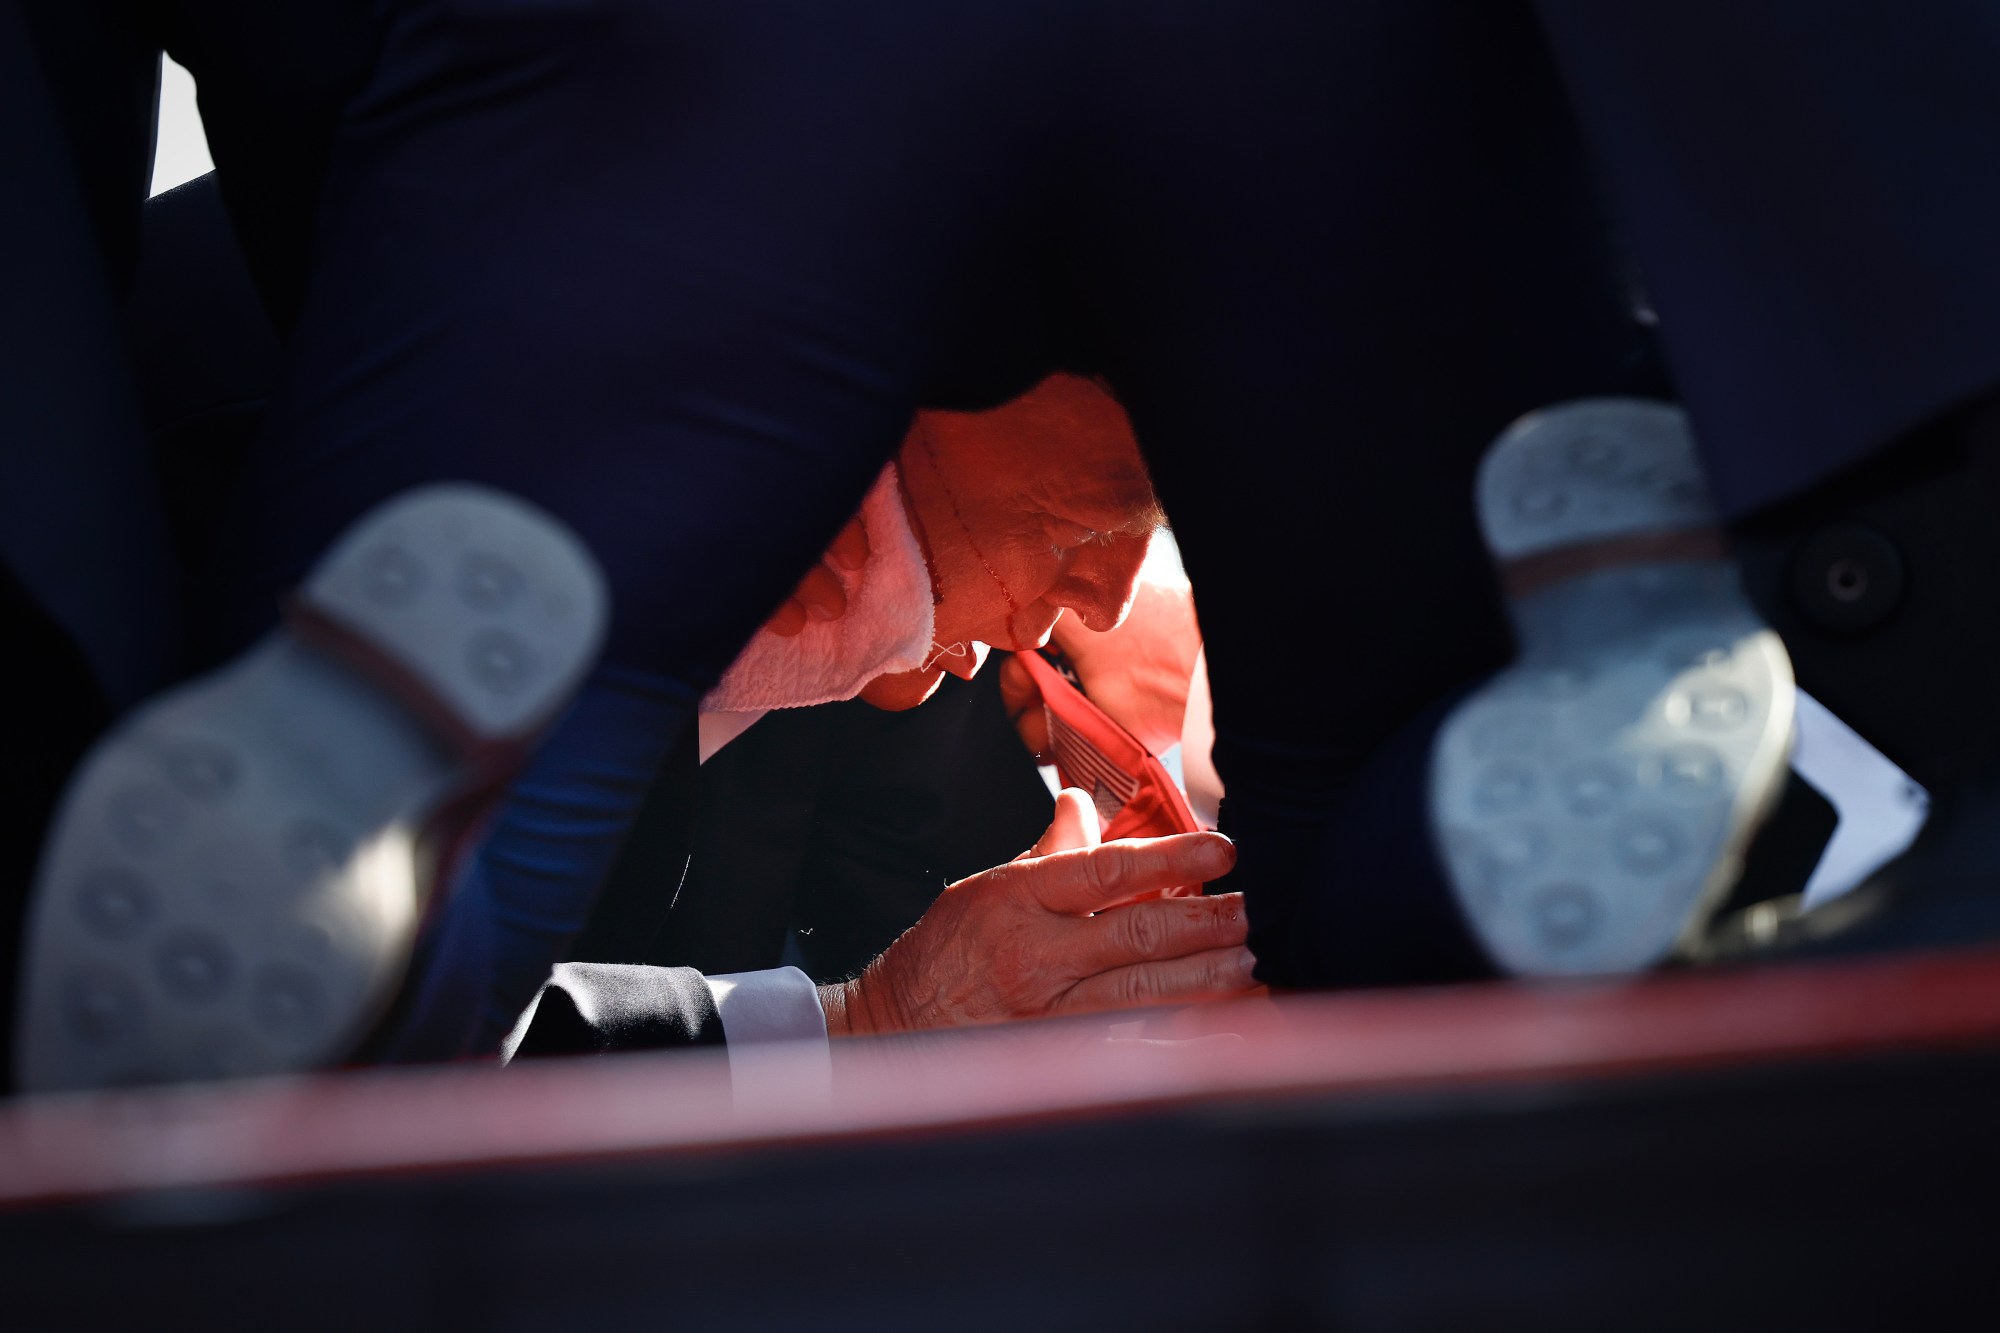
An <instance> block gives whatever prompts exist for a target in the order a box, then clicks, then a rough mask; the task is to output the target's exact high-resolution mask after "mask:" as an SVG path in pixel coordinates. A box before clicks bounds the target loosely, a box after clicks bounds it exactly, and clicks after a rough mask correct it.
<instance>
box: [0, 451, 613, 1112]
mask: <svg viewBox="0 0 2000 1333" xmlns="http://www.w3.org/2000/svg"><path fill="white" fill-rule="evenodd" d="M607 605H608V604H607V600H606V594H605V591H604V587H603V583H602V580H601V578H600V577H599V574H598V572H597V568H596V566H595V564H594V563H593V561H592V560H591V557H590V556H589V554H588V552H587V551H585V549H584V548H583V546H582V544H581V543H580V542H578V541H577V540H576V538H575V537H574V536H572V535H571V534H570V533H569V532H568V531H567V530H566V529H564V528H563V527H562V526H561V525H559V524H558V523H556V522H555V521H554V520H553V519H551V518H549V517H548V516H546V515H544V514H542V513H540V512H539V511H537V510H535V509H533V508H531V507H529V506H528V505H525V504H523V503H521V502H520V501H518V500H515V499H513V498H511V497H508V496H505V495H502V494H499V493H497V492H493V491H487V490H483V489H480V488H476V487H471V486H463V485H446V486H436V487H429V488H425V489H423V490H420V491H416V492H412V493H410V494H408V495H405V496H402V497H399V498H398V499H395V500H392V501H390V502H388V503H387V504H385V505H383V506H382V507H380V508H379V509H377V510H375V511H373V512H372V513H370V514H369V515H368V516H367V517H365V518H364V519H362V520H361V522H360V523H359V524H357V525H356V526H355V527H354V528H353V529H351V530H350V531H349V532H348V534H347V535H346V536H344V537H343V538H342V539H341V541H340V542H339V543H338V544H336V545H335V547H334V548H333V549H332V550H331V551H329V552H328V554H327V555H326V556H325V557H324V558H322V560H321V561H320V563H319V565H318V566H317V567H316V568H315V569H314V571H313V573H312V574H311V576H310V577H309V578H308V580H307V581H306V583H305V584H304V585H303V586H302V587H301V588H300V590H299V591H298V593H297V594H296V595H295V597H294V599H293V601H292V603H291V605H290V608H289V611H288V615H287V618H286V622H285V625H284V627H283V628H281V629H279V630H277V631H275V632H273V633H272V634H271V635H270V636H268V637H267V638H266V639H265V640H263V641H262V642H261V643H260V644H259V645H258V646H257V647H255V648H253V649H252V650H251V651H250V652H249V653H248V654H246V655H245V656H244V657H242V658H240V659H238V660H237V661H236V662H235V663H233V664H231V665H230V666H228V667H225V668H223V669H221V670H220V671H217V672H215V673H213V674H211V675H209V676H206V677H203V678H201V679H199V680H196V681H194V682H191V683H190V684H188V685H186V686H183V687H181V688H179V689H176V690H174V691H172V692H171V693H168V694H165V695H162V696H161V697H160V698H158V699H156V700H154V701H152V702H150V703H148V704H147V705H146V706H145V707H144V708H142V709H140V710H139V711H138V712H137V713H136V714H134V715H133V716H132V717H131V718H129V719H127V720H125V721H123V722H121V723H120V724H119V725H118V726H117V727H116V728H115V729H114V730H113V731H112V732H111V734H110V735H108V736H107V737H106V738H105V739H104V740H103V741H101V742H100V743H99V744H98V745H97V746H96V747H95V748H94V749H93V750H92V752H91V753H90V755H89V756H88V757H87V758H86V759H85V761H84V763H83V765H82V766H81V767H80V768H79V770H78V775H77V777H76V778H75V779H74V780H73V781H72V782H71V784H70V787H69V790H68V792H67V793H66V795H65V797H64V801H63V804H62V807H61V809H60V811H59V812H58V814H57V818H56V821H55V823H54V825H53V826H52V829H51V833H50V837H49V840H48V842H47V843H46V845H45V848H44V852H43V857H42V864H41V868H40V870H39V873H38V875H37V877H36V882H35V888H34V897H33V899H32V905H31V908H30V913H29V919H28V923H27V930H26V934H25V945H24V954H23V959H24V976H23V981H22V990H21V1005H20V1011H19V1012H20V1017H19V1020H18V1028H17V1033H16V1045H15V1050H16V1063H17V1074H18V1082H19V1085H20V1086H21V1087H22V1088H23V1089H24V1090H27V1091H48V1090H55V1089H70V1088H94V1087H105V1086H122V1085H128V1084H134V1083H158V1082H173V1081H179V1080H186V1079H204V1078H221V1077H233V1076H240V1075H254V1074H272V1073H280V1072H288V1071H297V1070H304V1069H311V1068H318V1067H324V1066H326V1065H330V1064H334V1063H337V1062H338V1061H339V1060H341V1059H342V1058H344V1057H345V1056H346V1055H347V1054H348V1053H349V1052H351V1051H352V1050H353V1049H354V1046H355V1044H356V1043H357V1042H358V1041H359V1040H360V1039H361V1038H362V1037H363V1036H364V1035H365V1034H366V1032H367V1030H368V1029H369V1027H370V1026H371V1025H372V1023H373V1022H374V1021H375V1020H376V1018H377V1017H378V1016H379V1015H380V1013H381V1012H382V1010H383V1008H384V1007H385V1006H386V1004H387V1003H388V1001H389V999H390V997H391V996H392V994H393V993H394V991H395V988H396V985H397V983H398V982H399V980H400V979H401V976H402V973H403V970H404V967H405V965H406V963H407V960H408V957H409V952H410V946H411V941H412V938H413V936H414V933H415V930H416V926H417V922H418V920H419V917H420V915H421V913H422V910H423V907H424V903H425V900H426V897H427V893H426V884H425V882H424V881H425V878H426V876H425V875H424V874H423V873H422V872H421V871H420V870H419V867H418V862H417V857H416V844H417V838H418V834H419V832H420V830H421V829H422V827H423V825H424V822H425V820H426V818H427V817H428V816H429V815H430V814H432V813H433V812H435V811H436V810H437V809H438V808H439V806H440V804H441V803H443V802H445V801H447V800H449V799H450V798H452V797H453V796H455V795H458V794H461V793H463V792H465V791H467V790H469V789H471V788H473V787H476V786H478V785H481V784H483V783H487V782H491V781H494V780H496V779H497V778H498V777H499V776H500V775H501V774H503V773H504V772H505V771H507V769H508V767H509V766H510V765H511V764H512V763H513V762H515V761H517V760H518V758H519V757H520V755H521V754H522V753H523V752H524V751H525V748H526V747H527V746H528V745H529V744H530V743H531V742H532V741H533V739H534V738H535V737H536V736H537V735H538V734H539V732H540V730H541V729H542V728H543V727H544V726H545V725H546V724H547V722H548V721H549V720H550V719H551V718H552V716H553V715H554V713H555V711H556V710H557V709H558V708H559V707H560V706H561V705H562V704H563V703H564V702H565V701H566V700H567V699H568V697H569V695H570V694H571V693H572V691H573V690H574V689H575V687H576V686H577V685H578V684H579V683H580V681H581V680H582V677H583V675H584V673H585V672H586V671H587V670H588V669H589V667H590V665H591V663H592V661H593V660H594V658H595V656H596V651H597V647H598V644H599V642H600V640H601V638H602V634H603V629H604V625H605V622H606V618H607Z"/></svg>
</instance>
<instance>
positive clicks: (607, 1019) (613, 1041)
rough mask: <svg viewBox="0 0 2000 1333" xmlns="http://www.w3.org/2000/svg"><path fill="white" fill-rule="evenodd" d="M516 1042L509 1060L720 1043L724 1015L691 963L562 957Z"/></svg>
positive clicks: (524, 1018) (525, 1018) (526, 1016)
mask: <svg viewBox="0 0 2000 1333" xmlns="http://www.w3.org/2000/svg"><path fill="white" fill-rule="evenodd" d="M510 1041H511V1046H512V1049H510V1050H505V1051H504V1052H503V1053H504V1054H505V1055H506V1057H507V1058H509V1059H525V1058H532V1057H535V1056H543V1055H595V1054H603V1053H605V1052H609V1051H636V1050H658V1049H663V1048H673V1047H686V1046H720V1045H722V1044H723V1029H722V1014H721V1011H720V1010H718V1009H717V1007H716V1003H715V997H714V995H713V993H712V992H711V991H710V989H709V986H708V982H707V981H706V980H705V979H704V978H703V977H702V975H701V973H699V972H697V971H695V970H694V969H693V968H691V967H647V966H645V965H643V964H636V963H562V964H559V965H558V966H557V967H556V969H555V971H554V972H553V973H552V974H551V975H550V977H549V979H548V982H547V984H545V985H544V986H543V987H542V990H541V993H540V994H539V995H538V996H536V997H535V1001H534V1003H533V1004H532V1005H530V1006H529V1008H528V1011H527V1013H526V1014H524V1015H523V1016H522V1022H521V1024H520V1026H518V1027H517V1028H516V1029H515V1031H514V1034H513V1036H512V1038H511V1039H510Z"/></svg>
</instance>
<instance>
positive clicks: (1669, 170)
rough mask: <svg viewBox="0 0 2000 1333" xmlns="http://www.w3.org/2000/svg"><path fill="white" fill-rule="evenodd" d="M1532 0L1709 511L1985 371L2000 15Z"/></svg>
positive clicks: (1740, 510)
mask: <svg viewBox="0 0 2000 1333" xmlns="http://www.w3.org/2000/svg"><path fill="white" fill-rule="evenodd" d="M1537 8H1538V9H1539V11H1540V13H1541V17H1542V20H1543V22H1544V24H1545V26H1546V30H1547V33H1548V38H1549V43H1550V47H1551V50H1552V51H1553V52H1554V54H1555V56H1556V59H1557V61H1558V63H1559V64H1560V66H1561V68H1562V72H1563V77H1564V80H1565V82H1566V83H1567V85H1568V87H1569V89H1570V91H1571V93H1572V96H1573V97H1574V99H1575V103H1576V106H1577V109H1578V114H1579V116H1580V118H1581V120H1582V122H1583V124H1584V125H1585V127H1586V131H1587V134H1588V136H1589V139H1590V141H1591V144H1592V147H1593V150H1594V154H1595V158H1596V161H1597V163H1598V165H1599V167H1600V169H1601V171H1602V173H1603V177H1604V180H1605V182H1606V184H1607V187H1608V190H1609V192H1610V194H1611V196H1612V198H1613V199H1614V202H1615V204H1616V208H1617V214H1618V217H1619V220H1620V222H1621V224H1622V225H1623V226H1624V227H1625V228H1626V229H1627V231H1628V232H1629V234H1630V236H1631V238H1632V243H1633V246H1634V249H1635V251H1636V253H1637V255H1638V259H1639V262H1640V265H1641V268H1642V269H1643V271H1644V273H1645V277H1646V282H1647V285H1648V287H1649V288H1650V290H1651V293H1652V296H1653V299H1654V301H1655V303H1656V304H1657V306H1658V309H1659V313H1660V318H1661V329H1662V335H1663V340H1664V343H1665V347H1666V352H1667V356H1668V360H1669V363H1670V364H1671V366H1672V368H1673V373H1674V378H1675V381H1676V383H1677V384H1678V385H1679V387H1680V390H1681V393H1682V395H1683V397H1684V398H1685V401H1686V403H1687V405H1688V408H1689V411H1690V413H1691V414H1692V416H1693V418H1694V421H1695V425H1696V427H1697V428H1698V430H1699V433H1700V435H1701V439H1702V444H1703V448H1704V452H1705V455H1706V461H1707V466H1708V472H1709V476H1710V480H1711V482H1712V484H1713V485H1714V487H1715V489H1716V492H1717V496H1718V499H1719V500H1720V501H1721V503H1722V505H1723V507H1724V510H1725V512H1726V513H1728V514H1729V515H1730V516H1732V517H1734V516H1740V515H1743V514H1745V513H1748V512H1750V511H1751V510H1754V509H1756V508H1758V507H1760V506H1763V505H1767V504H1770V503H1772V502H1775V501H1778V500H1783V499H1786V498H1789V497H1791V496H1795V495H1797V494H1799V493H1800V492H1801V491H1803V490H1805V489H1807V488H1808V487H1810V486H1812V485H1813V484H1815V483H1817V482H1819V481H1821V480H1824V479H1826V478H1827V477H1829V476H1831V475H1832V474H1833V473H1835V472H1838V471H1840V470H1842V469H1843V468H1846V467H1849V466H1852V465H1854V464H1856V463H1858V462H1860V461H1861V460H1862V459H1864V458H1866V457H1867V456H1868V455H1869V454H1870V453H1872V452H1873V451H1875V450H1877V449H1879V448H1881V447H1882V446H1883V445H1884V444H1886V443H1887V442H1889V441H1890V440H1892V439H1894V438H1895V437H1896V436H1898V435H1900V434H1902V433H1904V432H1905V431H1908V430H1910V429H1912V428H1913V427H1915V426H1918V425H1920V424H1922V423H1923V422H1925V421H1926V420H1927V419H1929V418H1932V417H1934V416H1937V415H1939V414H1940V413H1942V412H1944V411H1945V410H1947V409H1949V408H1951V407H1953V406H1955V405H1956V404H1958V403H1959V402H1961V401H1962V400H1965V399H1967V398H1970V397H1973V396H1974V395H1976V394H1979V393H1981V392H1984V391H1986V390H1988V389H1991V388H1993V387H1994V386H1995V385H1996V384H2000V323H1996V321H1995V320H1994V318H1993V311H1994V310H1995V309H1996V307H2000V246H1995V245H1994V243H1993V238H1994V237H1995V236H1996V235H2000V10H1996V9H1995V8H1994V7H1993V6H1991V5H1988V4H1983V3H1979V2H1978V0H1934V2H1931V3H1925V4H1918V5H1912V4H1896V3H1892V2H1891V0H1831V2H1830V3H1805V0H1643V2H1642V3H1635V4H1618V5H1606V4H1601V3H1594V2H1593V0H1537Z"/></svg>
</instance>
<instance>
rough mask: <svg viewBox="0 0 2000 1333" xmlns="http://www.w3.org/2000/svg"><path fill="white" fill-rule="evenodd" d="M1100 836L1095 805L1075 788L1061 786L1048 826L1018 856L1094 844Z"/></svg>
mask: <svg viewBox="0 0 2000 1333" xmlns="http://www.w3.org/2000/svg"><path fill="white" fill-rule="evenodd" d="M1103 837H1104V830H1103V827H1102V826H1101V825H1100V824H1099V823H1098V819H1097V806H1096V805H1095V804H1094V803H1093V802H1092V801H1091V799H1090V797H1088V796H1086V795H1084V793H1083V792H1082V791H1081V790H1079V789H1078V788H1075V787H1065V788H1063V789H1062V790H1061V791H1059V792H1057V793H1056V809H1055V814H1054V815H1053V816H1051V817H1050V819H1049V826H1048V828H1047V829H1045V830H1044V831H1043V833H1042V836H1041V837H1040V838H1038V839H1036V841H1035V845H1034V846H1033V847H1030V848H1029V849H1028V850H1027V851H1025V852H1023V853H1021V857H1020V858H1019V859H1027V858H1029V857H1036V856H1049V855H1052V854H1053V853H1056V852H1067V851H1075V850H1079V849H1082V848H1087V847H1095V846H1097V845H1098V844H1099V843H1100V842H1101V841H1102V839H1103Z"/></svg>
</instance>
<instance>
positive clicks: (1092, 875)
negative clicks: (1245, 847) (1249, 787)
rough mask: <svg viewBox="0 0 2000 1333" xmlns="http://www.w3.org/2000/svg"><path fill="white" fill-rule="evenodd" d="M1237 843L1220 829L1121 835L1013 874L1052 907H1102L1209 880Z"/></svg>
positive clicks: (1228, 862) (1077, 910)
mask: <svg viewBox="0 0 2000 1333" xmlns="http://www.w3.org/2000/svg"><path fill="white" fill-rule="evenodd" d="M1235 864H1236V846H1235V844H1234V843H1232V842H1230V841H1229V839H1227V838H1225V837H1223V836H1222V835H1221V834H1220V833H1176V834H1173V835H1172V836H1171V837H1165V838H1120V839H1119V840H1118V841H1117V842H1107V843H1104V844H1103V845H1102V846H1098V847H1084V848H1079V849H1077V850H1074V851H1059V852H1055V853H1053V854H1051V855H1047V856H1044V857H1042V858H1041V859H1040V860H1038V861H1031V862H1026V863H1024V864H1023V865H1022V866H1021V868H1020V869H1019V870H1018V871H1017V872H1015V874H1014V876H1012V878H1014V879H1015V881H1016V883H1017V884H1018V885H1019V886H1020V887H1019V891H1021V892H1024V893H1027V894H1028V895H1030V896H1031V897H1032V898H1033V899H1034V900H1035V901H1036V902H1038V903H1040V904H1041V905H1042V906H1043V907H1045V908H1047V909H1048V910H1049V911H1051V912H1069V913H1074V914H1077V915H1082V914H1083V913H1086V912H1097V911H1102V910H1103V909H1104V908H1107V907H1111V906H1113V905H1115V904H1117V903H1121V902H1123V901H1125V900H1126V899H1127V898H1135V897H1137V896H1138V895H1140V894H1142V893H1158V892H1159V891H1160V890H1162V889H1170V888H1173V887H1174V886H1175V885H1179V884H1196V883H1205V882H1207V881H1208V880H1211V879H1219V878H1220V877H1222V876H1223V875H1226V874H1228V873H1229V868H1230V867H1231V866H1233V865H1235Z"/></svg>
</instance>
